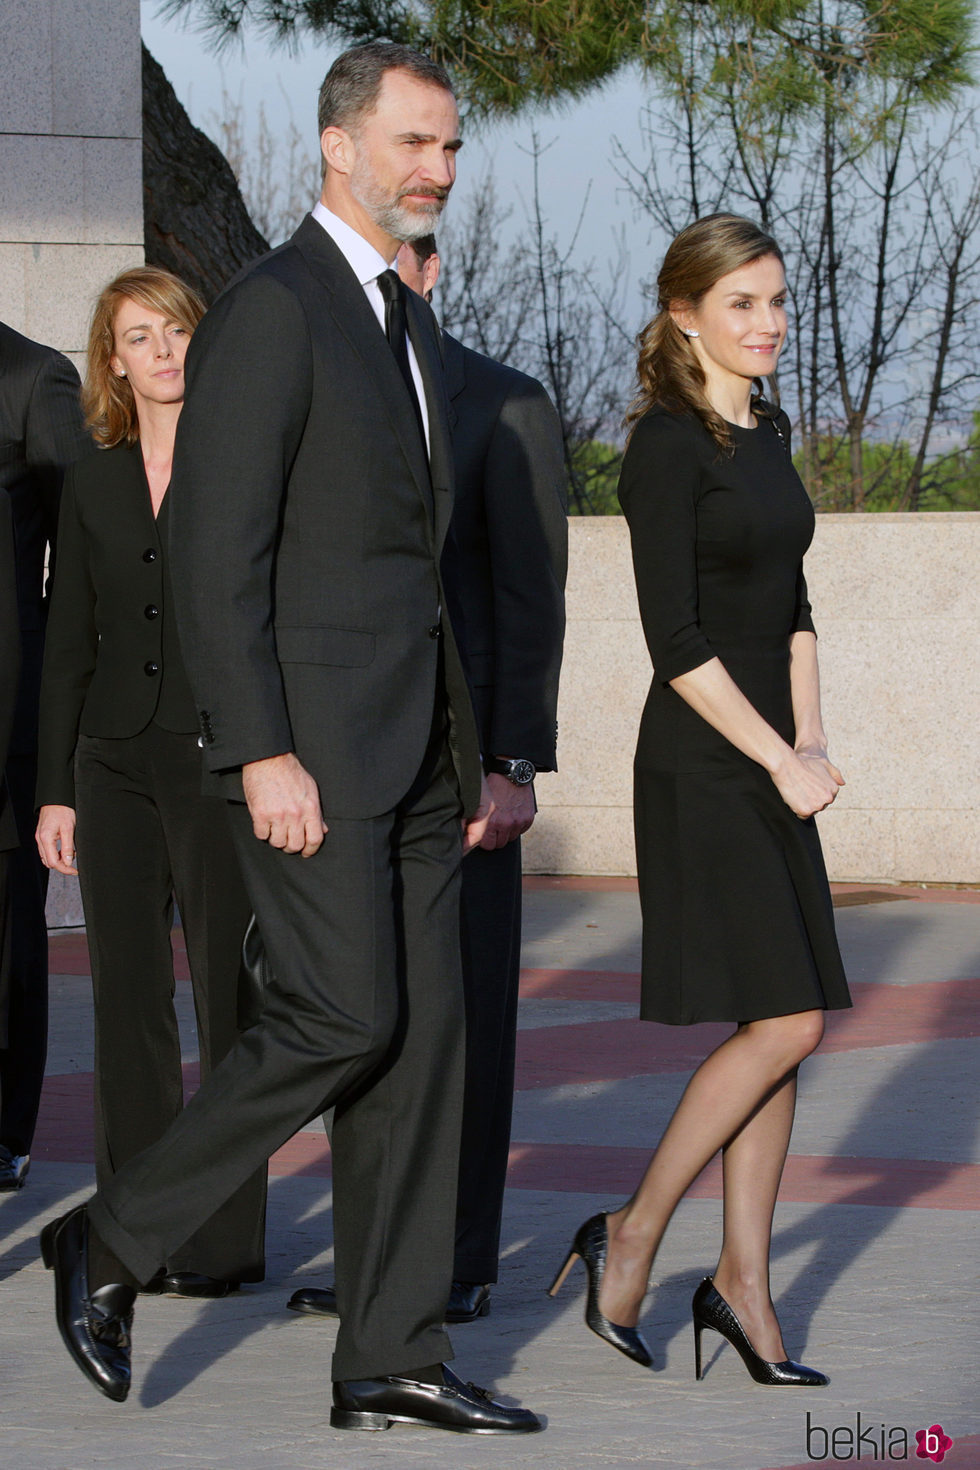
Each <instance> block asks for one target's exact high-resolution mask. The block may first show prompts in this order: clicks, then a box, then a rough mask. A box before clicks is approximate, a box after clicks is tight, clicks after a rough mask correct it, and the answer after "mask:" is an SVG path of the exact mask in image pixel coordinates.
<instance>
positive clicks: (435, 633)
mask: <svg viewBox="0 0 980 1470" xmlns="http://www.w3.org/2000/svg"><path fill="white" fill-rule="evenodd" d="M441 632H442V629H441V628H440V627H439V624H438V623H433V624H432V627H431V628H430V629H429V637H430V638H438V637H439V634H440V633H441Z"/></svg>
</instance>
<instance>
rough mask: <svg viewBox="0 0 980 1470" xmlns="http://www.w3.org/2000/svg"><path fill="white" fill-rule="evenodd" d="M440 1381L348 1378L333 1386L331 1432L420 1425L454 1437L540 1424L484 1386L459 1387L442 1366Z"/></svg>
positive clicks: (530, 1429)
mask: <svg viewBox="0 0 980 1470" xmlns="http://www.w3.org/2000/svg"><path fill="white" fill-rule="evenodd" d="M440 1367H441V1369H442V1379H443V1381H442V1383H441V1384H440V1383H426V1382H424V1381H422V1380H420V1379H417V1378H407V1377H401V1376H392V1377H390V1378H361V1379H348V1380H345V1381H343V1382H340V1383H335V1384H334V1386H333V1408H332V1409H331V1411H330V1423H331V1426H332V1427H333V1428H334V1429H390V1428H391V1426H392V1424H420V1425H421V1426H422V1427H423V1428H424V1429H448V1430H451V1431H452V1433H454V1434H534V1433H535V1432H536V1431H537V1430H539V1429H543V1428H544V1425H543V1424H542V1423H541V1420H540V1419H539V1418H538V1416H537V1415H536V1414H532V1413H531V1410H530V1409H512V1408H508V1407H507V1406H506V1405H505V1404H498V1403H497V1401H496V1399H494V1398H492V1397H491V1396H490V1394H489V1393H488V1392H487V1390H486V1389H485V1388H477V1386H476V1384H475V1383H463V1381H462V1379H460V1378H457V1377H456V1374H455V1373H454V1372H453V1371H452V1369H451V1368H447V1367H446V1365H445V1363H442V1364H440Z"/></svg>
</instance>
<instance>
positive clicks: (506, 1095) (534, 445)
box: [289, 234, 568, 1322]
mask: <svg viewBox="0 0 980 1470" xmlns="http://www.w3.org/2000/svg"><path fill="white" fill-rule="evenodd" d="M398 270H399V274H400V275H401V278H402V280H403V281H404V282H405V284H406V285H407V286H410V287H411V288H412V289H413V290H414V291H416V292H418V294H419V295H420V296H423V297H424V298H425V299H426V300H427V301H429V300H431V295H432V290H433V288H434V287H435V284H436V281H437V279H438V275H439V256H438V254H437V252H436V242H435V238H434V236H432V235H431V234H430V235H426V236H423V237H422V238H421V239H419V240H415V241H412V242H410V243H408V244H405V245H403V246H402V248H401V249H400V250H399V252H398ZM442 345H443V357H444V361H445V369H446V391H447V394H448V398H449V420H450V427H451V430H452V438H453V460H454V468H455V475H456V496H455V503H454V508H453V519H452V526H451V529H450V535H449V538H448V539H447V543H446V548H445V551H444V553H443V577H444V580H445V584H446V592H447V595H448V596H449V598H450V604H451V606H453V607H454V609H456V610H457V612H458V616H457V617H456V618H455V619H454V621H455V622H456V624H457V628H458V632H459V633H460V635H461V640H462V643H463V652H464V657H465V660H466V662H467V664H468V668H469V674H470V679H471V683H472V686H473V693H474V698H475V703H476V714H477V724H478V727H479V732H480V748H481V750H482V752H483V763H484V768H485V769H486V770H487V771H488V773H489V774H488V778H487V779H488V784H489V786H490V789H491V792H492V794H493V800H494V811H493V814H492V815H491V818H490V821H489V823H488V825H487V830H486V832H485V833H484V835H483V838H482V839H481V842H480V845H479V846H478V847H477V848H475V849H474V851H473V852H472V853H470V855H469V856H468V857H467V859H466V861H465V862H464V864H463V877H462V889H461V906H460V915H461V923H460V941H461V949H462V961H463V992H464V996H465V1002H466V1069H465V1070H466V1080H465V1087H464V1104H463V1127H462V1136H461V1141H460V1156H459V1187H458V1195H457V1204H456V1249H455V1261H454V1266H453V1289H452V1293H451V1294H450V1299H449V1307H448V1311H447V1314H446V1320H447V1321H449V1322H469V1321H473V1320H474V1319H475V1318H476V1317H478V1316H483V1315H485V1314H486V1313H487V1311H488V1310H489V1306H490V1284H491V1283H492V1282H495V1281H496V1280H497V1272H498V1260H499V1247H500V1221H501V1213H502V1209H503V1198H504V1184H505V1179H506V1174H507V1156H508V1151H509V1147H510V1127H511V1113H512V1110H513V1096H514V1051H515V1044H516V1036H517V999H518V984H519V980H520V948H521V844H520V837H521V834H522V833H523V832H526V831H527V830H528V828H529V827H530V826H531V823H532V822H533V821H534V815H535V811H536V807H535V801H534V787H533V784H532V782H533V777H534V773H535V771H553V770H554V769H555V766H556V761H555V734H556V711H557V703H558V674H559V669H560V667H561V653H562V637H563V633H564V628H565V612H564V596H563V589H564V585H565V571H566V565H567V559H568V522H567V519H566V505H565V472H564V464H563V457H562V439H561V426H560V424H559V421H558V415H557V413H556V412H555V409H554V407H553V405H552V403H551V400H550V399H549V397H548V395H547V393H546V392H545V390H544V388H543V387H542V386H541V384H540V383H538V382H537V381H536V380H535V379H534V378H530V377H528V376H527V375H526V374H525V373H520V372H518V371H517V370H516V369H514V368H512V367H507V366H506V365H504V364H503V363H498V362H494V361H493V360H492V359H491V358H488V357H484V356H482V355H481V354H480V353H478V352H474V351H472V349H470V348H468V347H464V346H463V345H462V344H461V343H460V342H457V341H456V339H455V338H454V337H451V336H449V334H448V333H446V332H443V334H442ZM289 1305H290V1306H291V1307H292V1308H293V1310H294V1311H300V1312H310V1313H314V1314H322V1315H325V1316H333V1315H335V1313H336V1295H335V1292H334V1290H333V1289H332V1288H330V1287H327V1288H320V1287H303V1288H301V1289H300V1290H299V1291H297V1292H295V1293H294V1294H293V1296H292V1298H291V1300H290V1303H289Z"/></svg>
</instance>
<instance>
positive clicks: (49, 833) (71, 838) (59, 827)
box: [34, 806, 78, 878]
mask: <svg viewBox="0 0 980 1470" xmlns="http://www.w3.org/2000/svg"><path fill="white" fill-rule="evenodd" d="M34 841H35V842H36V843H37V850H38V852H39V853H40V854H41V861H42V863H43V864H44V866H45V867H46V868H50V869H51V871H52V873H64V875H65V877H66V878H77V876H78V869H77V868H76V867H75V808H74V807H72V806H42V808H41V810H40V812H39V813H38V819H37V831H36V832H35V833H34Z"/></svg>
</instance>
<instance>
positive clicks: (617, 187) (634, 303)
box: [140, 0, 658, 330]
mask: <svg viewBox="0 0 980 1470" xmlns="http://www.w3.org/2000/svg"><path fill="white" fill-rule="evenodd" d="M158 10H159V0H141V5H140V11H141V19H142V30H143V40H144V42H145V43H146V46H147V48H148V49H149V51H150V52H151V53H152V54H153V56H154V57H155V58H156V60H157V61H158V62H159V63H160V65H161V66H162V67H163V70H164V71H165V73H166V74H167V77H168V78H169V80H170V83H171V85H172V86H173V88H174V91H175V92H176V93H177V96H178V98H179V99H180V101H181V102H182V103H183V105H184V107H185V108H186V110H187V112H188V113H189V115H190V117H191V120H192V121H193V122H194V123H195V124H196V125H197V126H198V127H199V128H201V129H202V130H203V131H204V132H207V133H209V134H213V132H214V126H213V122H214V114H215V113H220V111H221V109H222V98H223V96H224V95H225V94H227V95H228V97H229V98H231V99H232V100H234V101H236V102H237V101H238V100H241V102H242V104H243V105H244V109H245V112H246V115H248V114H252V115H254V114H255V112H257V109H258V105H259V103H260V102H261V103H263V104H264V106H265V111H266V116H267V117H268V119H269V122H270V124H271V125H272V127H273V128H274V129H275V130H276V131H281V132H282V133H283V134H284V133H285V132H286V131H288V128H289V124H290V118H292V120H293V121H294V122H295V123H296V125H297V126H298V127H300V128H303V129H306V128H308V130H309V135H310V155H311V158H312V159H315V158H316V157H317V154H318V147H319V145H318V141H317V136H316V99H317V93H318V91H319V88H320V83H321V82H322V80H323V77H324V74H325V72H326V71H327V69H328V67H329V65H330V63H331V61H332V60H333V58H334V56H335V55H336V54H337V51H338V50H339V49H341V48H340V47H327V46H324V45H322V44H316V45H315V44H314V43H313V42H312V41H311V40H309V39H307V40H305V41H304V43H303V48H302V50H301V51H300V52H299V54H297V55H292V54H291V53H290V52H289V51H287V50H285V49H282V48H279V47H276V48H272V47H270V46H269V45H268V43H267V42H266V41H265V39H264V38H263V37H261V36H259V35H258V34H257V33H255V32H252V33H251V34H248V33H246V39H245V43H244V46H243V47H242V46H235V47H233V48H231V49H228V50H225V51H223V52H222V53H221V54H220V55H216V54H215V53H214V52H213V51H212V50H209V49H208V47H207V45H206V43H205V39H204V37H203V36H202V35H201V34H200V33H199V32H198V31H196V30H195V29H194V28H193V27H191V26H188V25H187V24H186V23H185V22H182V21H175V20H167V21H163V20H161V19H160V18H159V15H158ZM645 95H646V94H645V93H644V90H643V87H642V84H641V82H640V80H639V78H638V77H637V76H636V75H633V74H627V75H624V77H623V78H622V79H621V80H617V81H616V82H615V83H614V84H613V85H610V86H608V87H606V88H605V89H603V90H601V91H598V92H595V93H593V94H592V95H591V96H590V97H589V98H587V99H585V100H584V101H581V102H578V103H576V104H575V105H573V106H570V107H566V108H563V109H562V110H561V111H557V112H544V113H538V114H529V115H528V116H526V117H522V118H521V120H520V121H519V122H516V123H508V124H496V125H492V126H491V125H487V124H480V125H479V128H478V129H477V125H476V124H473V125H471V126H470V128H469V129H468V130H466V131H465V132H464V140H465V142H464V148H463V150H462V152H461V154H460V159H459V173H458V177H457V183H456V186H455V189H454V191H453V198H452V200H451V202H450V205H449V206H448V210H450V211H456V212H458V211H459V209H460V206H461V205H463V204H465V200H466V195H467V193H468V191H470V190H472V189H475V188H477V187H479V185H480V184H481V183H482V181H483V180H484V179H485V178H486V174H487V170H488V167H489V168H491V169H492V172H493V174H494V178H495V181H496V191H497V198H498V201H499V203H500V204H501V206H502V207H503V208H507V207H510V208H511V209H512V216H511V221H510V223H509V225H508V226H505V228H511V229H513V228H516V227H518V226H519V225H520V224H521V223H522V222H523V220H524V218H525V216H526V211H527V206H528V203H529V201H530V198H531V192H532V165H531V160H530V158H529V157H528V156H527V151H526V150H527V149H529V147H530V145H531V138H532V134H533V132H535V131H537V133H538V135H539V137H540V140H541V142H542V144H550V145H551V146H550V147H549V148H548V151H547V155H546V157H545V158H544V160H543V161H542V164H541V181H542V199H543V203H544V212H545V215H546V218H547V220H548V223H549V225H550V227H551V229H552V230H553V232H554V233H555V234H556V236H557V237H558V238H559V240H560V241H562V242H564V243H568V242H569V241H570V240H571V238H572V235H573V233H574V231H575V227H576V224H577V223H578V220H579V217H580V215H581V214H582V207H583V202H584V201H585V199H586V194H587V193H588V204H587V208H586V213H585V216H584V218H583V220H582V227H581V230H580V233H579V236H578V242H577V246H576V260H577V261H578V262H579V263H580V264H584V263H585V262H586V261H587V260H589V259H593V260H595V261H597V262H599V261H601V260H602V258H603V257H604V256H605V255H610V256H612V257H615V256H616V254H617V251H618V245H617V237H618V232H619V231H622V232H623V234H624V235H625V244H626V251H627V254H628V257H629V273H630V287H629V290H628V293H627V303H628V306H627V309H628V310H629V311H630V312H631V314H633V315H634V317H635V321H634V322H631V323H630V324H629V325H630V329H631V330H633V329H634V328H635V329H636V330H638V329H639V327H640V326H641V325H642V324H643V321H644V320H645V319H646V317H647V316H648V315H649V312H648V311H647V303H646V301H645V299H644V296H643V292H642V289H641V285H640V283H641V282H642V281H644V280H646V279H648V278H649V277H651V276H653V275H654V274H655V273H656V267H657V265H658V261H657V259H656V254H655V249H656V247H654V246H653V245H652V244H651V241H650V231H649V226H648V224H647V223H646V222H644V221H642V220H636V219H634V218H633V215H632V210H631V206H630V203H629V200H628V199H627V198H626V196H625V190H624V188H623V185H622V184H621V182H620V181H619V179H618V178H617V177H616V175H615V173H614V172H613V169H612V166H611V162H610V158H611V153H612V139H613V136H614V135H615V136H617V137H619V138H620V140H621V141H622V142H623V143H624V144H625V145H626V147H627V149H628V150H629V151H631V152H634V153H635V154H636V156H637V157H640V156H642V150H641V147H640V137H641V134H640V126H639V116H640V112H641V109H642V107H643V105H644V102H645ZM310 202H311V204H312V202H313V201H312V200H311V201H310ZM447 218H451V215H450V214H449V213H447ZM297 223H298V221H297Z"/></svg>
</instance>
